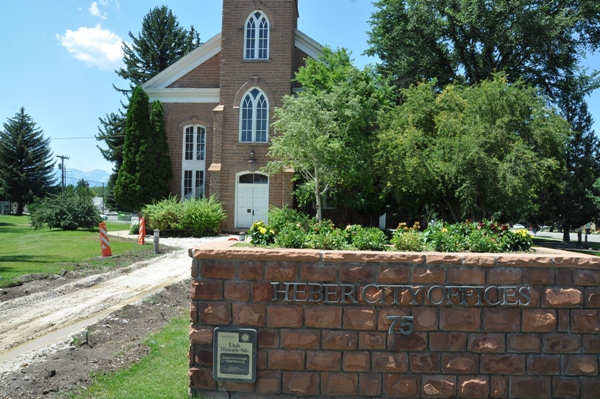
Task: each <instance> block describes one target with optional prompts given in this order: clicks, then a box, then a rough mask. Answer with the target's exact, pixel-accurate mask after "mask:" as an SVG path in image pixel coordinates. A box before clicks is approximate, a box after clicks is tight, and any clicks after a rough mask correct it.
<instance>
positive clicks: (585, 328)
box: [571, 309, 600, 334]
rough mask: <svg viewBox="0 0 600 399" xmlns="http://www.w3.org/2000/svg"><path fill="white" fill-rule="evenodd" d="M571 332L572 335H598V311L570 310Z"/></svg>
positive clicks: (599, 326) (599, 313)
mask: <svg viewBox="0 0 600 399" xmlns="http://www.w3.org/2000/svg"><path fill="white" fill-rule="evenodd" d="M571 331H572V332H574V333H584V334H598V333H599V332H600V311H599V310H597V309H575V310H572V311H571Z"/></svg>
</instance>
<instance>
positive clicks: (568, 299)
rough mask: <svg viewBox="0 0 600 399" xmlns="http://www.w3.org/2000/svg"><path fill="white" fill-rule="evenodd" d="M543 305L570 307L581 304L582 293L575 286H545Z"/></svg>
mask: <svg viewBox="0 0 600 399" xmlns="http://www.w3.org/2000/svg"><path fill="white" fill-rule="evenodd" d="M544 294H545V301H544V306H545V307H552V308H572V307H577V306H578V305H581V304H583V293H582V292H581V290H578V289H576V288H559V287H556V288H546V291H545V293H544Z"/></svg>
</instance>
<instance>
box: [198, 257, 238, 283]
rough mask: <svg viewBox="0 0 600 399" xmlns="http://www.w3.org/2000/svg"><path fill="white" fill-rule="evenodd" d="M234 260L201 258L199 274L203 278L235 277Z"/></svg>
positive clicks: (226, 278)
mask: <svg viewBox="0 0 600 399" xmlns="http://www.w3.org/2000/svg"><path fill="white" fill-rule="evenodd" d="M235 273H236V262H227V261H217V260H201V261H200V276H201V277H202V278H203V279H205V278H206V279H223V280H233V279H235Z"/></svg>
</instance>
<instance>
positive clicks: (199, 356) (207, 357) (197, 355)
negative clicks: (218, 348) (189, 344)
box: [193, 348, 213, 367]
mask: <svg viewBox="0 0 600 399" xmlns="http://www.w3.org/2000/svg"><path fill="white" fill-rule="evenodd" d="M193 359H194V362H193V364H194V365H195V366H196V367H212V365H213V351H212V349H210V350H209V349H201V348H197V349H196V350H195V351H194V358H193Z"/></svg>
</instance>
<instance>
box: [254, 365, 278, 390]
mask: <svg viewBox="0 0 600 399" xmlns="http://www.w3.org/2000/svg"><path fill="white" fill-rule="evenodd" d="M254 390H255V392H256V393H257V394H259V395H270V394H277V393H280V392H281V371H278V370H259V371H257V372H256V384H254Z"/></svg>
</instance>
